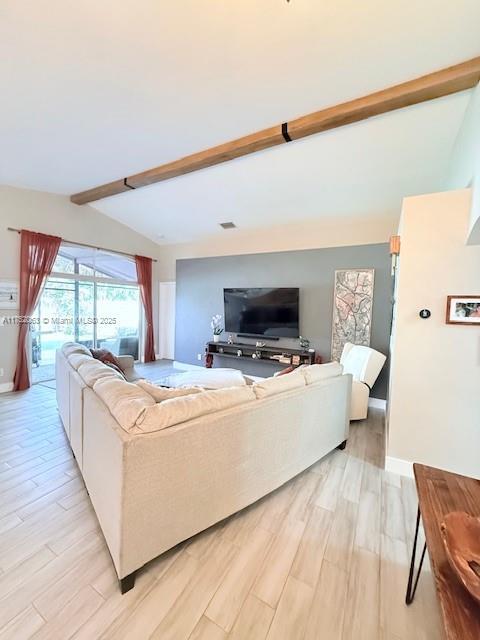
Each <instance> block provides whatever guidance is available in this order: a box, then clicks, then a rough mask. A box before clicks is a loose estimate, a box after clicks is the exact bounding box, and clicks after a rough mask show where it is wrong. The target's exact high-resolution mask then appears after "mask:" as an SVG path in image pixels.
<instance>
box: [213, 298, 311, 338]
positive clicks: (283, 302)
mask: <svg viewBox="0 0 480 640" xmlns="http://www.w3.org/2000/svg"><path fill="white" fill-rule="evenodd" d="M223 297H224V303H225V331H226V332H227V333H240V334H244V335H251V336H263V337H264V338H298V337H299V335H300V334H299V327H298V324H299V323H298V302H299V289H298V288H278V289H272V288H261V289H260V288H257V289H252V288H249V289H224V290H223Z"/></svg>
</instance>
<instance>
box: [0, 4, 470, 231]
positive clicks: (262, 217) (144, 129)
mask: <svg viewBox="0 0 480 640" xmlns="http://www.w3.org/2000/svg"><path fill="white" fill-rule="evenodd" d="M479 54H480V3H479V2H478V0H457V1H456V2H444V1H443V0H422V2H418V0H403V1H400V0H391V1H389V2H385V1H384V0H365V1H364V2H361V3H360V2H358V1H357V0H335V2H334V1H333V0H330V1H329V2H326V1H323V0H322V1H321V2H319V1H318V0H291V1H290V2H289V3H287V2H286V1H285V0H262V2H258V0H239V1H236V2H233V1H232V2H231V1H225V0H175V1H174V2H173V1H170V2H167V1H166V0H165V1H162V0H123V1H122V2H118V1H115V2H114V1H113V0H102V1H101V2H99V1H98V0H82V1H81V2H74V1H73V0H23V1H22V2H19V1H18V0H3V2H2V3H0V80H1V83H2V98H1V101H0V144H1V153H0V183H2V184H9V185H13V186H19V187H25V188H33V189H39V190H44V191H53V192H57V193H65V194H70V193H74V192H76V191H80V190H83V189H87V188H89V187H92V186H96V185H98V184H101V183H103V182H107V181H109V180H114V179H117V178H121V177H123V176H125V175H128V174H131V173H135V172H138V171H142V170H144V169H148V168H151V167H153V166H155V165H158V164H161V163H162V162H166V161H169V160H174V159H176V158H178V157H180V156H182V155H185V154H188V153H191V152H194V151H198V150H201V149H204V148H206V147H209V146H212V145H214V144H218V143H220V142H223V141H226V140H229V139H231V138H235V137H238V136H241V135H244V134H247V133H251V132H253V131H255V130H258V129H261V128H263V127H267V126H270V125H273V124H277V123H279V122H282V121H286V120H289V119H292V118H294V117H296V116H299V115H303V114H305V113H308V112H310V111H314V110H317V109H320V108H322V107H324V106H329V105H332V104H335V103H338V102H340V101H344V100H347V99H350V98H354V97H357V96H360V95H364V94H366V93H369V92H371V91H374V90H377V89H380V88H383V87H386V86H389V85H392V84H395V83H398V82H401V81H404V80H408V79H411V78H414V77H416V76H419V75H422V74H424V73H428V72H430V71H433V70H436V69H439V68H441V67H444V66H448V65H450V64H455V63H457V62H461V61H463V60H466V59H468V58H471V57H474V56H476V55H479ZM467 99H468V92H466V93H463V94H457V95H455V96H451V97H448V98H443V99H440V100H437V101H435V102H431V103H427V104H423V105H419V106H416V107H412V108H409V109H404V110H402V111H399V112H395V113H391V114H387V115H385V116H380V117H378V118H375V119H372V120H370V121H367V122H363V123H359V124H356V125H351V126H348V127H345V128H343V129H339V130H334V131H331V132H329V133H325V134H321V135H318V136H315V137H313V138H310V139H305V140H302V141H298V142H294V143H291V144H289V145H284V146H282V147H278V148H275V149H272V150H269V151H266V152H263V153H261V154H257V155H254V156H248V157H246V158H242V159H240V160H236V161H234V162H231V163H229V164H225V165H222V166H218V167H214V168H211V169H207V170H204V171H202V172H198V173H195V174H190V175H188V176H184V177H181V178H176V179H174V180H171V181H169V182H164V183H161V184H158V185H154V186H152V187H148V188H145V189H140V190H138V191H136V192H131V193H127V194H123V195H120V196H116V197H113V198H109V199H105V200H102V201H99V202H97V203H95V204H94V206H96V207H97V208H98V209H99V210H100V211H102V212H104V213H106V214H108V215H110V216H112V217H113V218H116V219H118V220H120V221H122V222H124V223H125V224H127V225H129V226H131V227H132V228H135V229H136V230H138V231H140V232H142V233H144V234H146V235H148V236H149V237H151V238H152V239H154V240H155V239H157V238H158V236H165V239H164V242H176V241H186V240H191V239H195V238H199V237H202V236H203V235H210V234H211V233H213V232H215V230H216V229H218V223H219V222H223V221H228V220H233V221H234V222H236V223H237V225H238V226H239V227H243V228H252V229H254V228H256V227H259V226H262V227H264V226H268V225H269V224H274V223H283V222H292V221H294V220H308V219H311V218H318V217H320V216H329V217H331V216H332V215H338V216H343V215H349V216H351V215H358V216H362V215H367V214H369V215H371V214H382V215H392V216H394V215H397V214H398V211H399V207H400V202H401V198H402V197H403V196H405V195H411V194H415V193H422V192H428V191H433V190H438V189H440V188H442V184H443V179H444V177H445V173H446V169H447V163H448V159H449V156H450V153H451V150H452V146H453V142H454V139H455V136H456V134H457V132H458V129H459V126H460V123H461V119H462V117H463V113H464V110H465V106H466V101H467ZM81 211H82V210H81V208H79V215H81Z"/></svg>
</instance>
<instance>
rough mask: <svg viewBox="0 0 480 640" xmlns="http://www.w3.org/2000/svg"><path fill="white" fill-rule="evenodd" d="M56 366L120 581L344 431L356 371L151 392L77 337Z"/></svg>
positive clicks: (304, 462) (69, 427) (73, 440)
mask: <svg viewBox="0 0 480 640" xmlns="http://www.w3.org/2000/svg"><path fill="white" fill-rule="evenodd" d="M56 365H57V370H56V379H57V401H58V408H59V413H60V416H61V418H62V422H63V425H64V428H65V431H66V433H67V436H68V438H69V441H70V444H71V447H72V450H73V452H74V454H75V456H76V459H77V462H78V465H79V467H80V470H81V472H82V475H83V478H84V481H85V484H86V487H87V489H88V492H89V494H90V498H91V501H92V504H93V507H94V509H95V512H96V514H97V517H98V520H99V522H100V526H101V528H102V530H103V533H104V536H105V540H106V542H107V545H108V548H109V550H110V554H111V556H112V559H113V563H114V565H115V569H116V571H117V574H118V577H119V580H120V586H121V589H122V592H125V591H127V590H128V589H130V588H132V587H133V585H134V576H135V571H136V570H137V569H139V568H140V567H142V566H143V565H144V564H146V563H147V562H148V561H149V560H152V559H153V558H155V557H156V556H158V555H160V554H161V553H163V552H165V551H167V550H168V549H170V548H172V547H174V546H175V545H177V544H178V543H179V542H181V541H183V540H186V539H187V538H189V537H191V536H193V535H195V534H196V533H199V532H200V531H202V530H204V529H206V528H208V527H210V526H211V525H213V524H215V523H216V522H219V521H220V520H223V519H224V518H226V517H228V516H230V515H231V514H233V513H235V512H237V511H239V510H240V509H243V508H244V507H246V506H248V505H250V504H252V503H253V502H255V501H256V500H258V499H260V498H261V497H263V496H265V495H266V494H268V493H269V492H271V491H273V490H274V489H276V488H277V487H279V486H281V485H282V484H284V483H285V482H287V481H288V480H290V479H291V478H293V477H294V476H296V475H297V474H299V473H301V472H302V471H304V470H305V469H306V468H308V467H309V466H311V465H312V464H314V463H315V462H316V461H317V460H319V459H320V458H322V457H323V456H324V455H326V454H327V453H329V452H330V451H331V450H332V449H334V448H335V447H337V446H341V445H342V443H344V442H345V441H346V440H347V438H348V429H349V408H350V393H351V385H352V379H351V376H350V375H344V374H343V373H342V367H341V365H339V364H337V363H332V364H328V365H313V366H311V367H307V368H305V369H302V370H299V371H297V372H294V373H290V374H288V375H285V376H280V377H278V378H267V379H265V380H263V381H261V382H259V383H257V384H254V385H248V386H247V385H246V386H240V387H235V388H229V389H219V390H215V391H204V390H202V389H184V390H171V391H168V390H158V392H157V391H155V388H153V389H152V388H150V386H149V384H148V383H137V384H132V383H128V382H126V381H125V380H123V379H122V378H121V376H120V375H119V374H118V373H117V372H115V371H113V370H112V369H110V368H109V367H107V366H106V365H103V364H101V363H99V362H98V361H95V360H93V359H92V358H91V357H90V356H89V355H88V354H87V353H86V350H85V348H84V347H82V346H81V345H76V344H75V343H69V344H67V345H64V347H63V348H62V349H61V350H59V351H58V352H57V361H56ZM177 392H178V393H179V394H181V395H179V397H172V395H173V396H176V395H177ZM163 398H166V399H163Z"/></svg>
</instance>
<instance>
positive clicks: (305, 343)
mask: <svg viewBox="0 0 480 640" xmlns="http://www.w3.org/2000/svg"><path fill="white" fill-rule="evenodd" d="M299 341H300V347H301V349H303V350H304V351H308V350H309V349H310V340H309V339H308V338H304V337H303V336H300V338H299Z"/></svg>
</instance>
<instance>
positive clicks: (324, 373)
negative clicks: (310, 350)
mask: <svg viewBox="0 0 480 640" xmlns="http://www.w3.org/2000/svg"><path fill="white" fill-rule="evenodd" d="M300 373H301V374H302V375H303V376H304V377H305V382H306V383H307V384H314V383H315V382H320V380H326V379H327V378H335V377H336V376H341V375H342V373H343V367H342V365H341V364H339V363H338V362H328V363H327V364H312V365H310V366H309V367H305V368H303V369H301V371H300ZM287 377H288V376H287Z"/></svg>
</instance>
